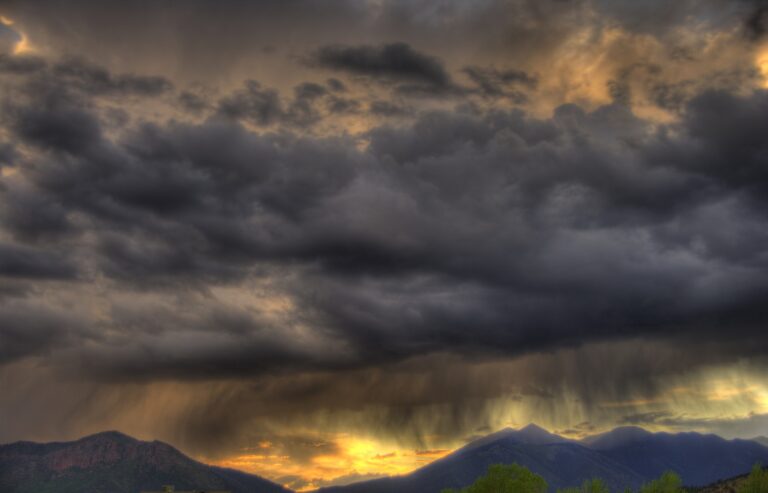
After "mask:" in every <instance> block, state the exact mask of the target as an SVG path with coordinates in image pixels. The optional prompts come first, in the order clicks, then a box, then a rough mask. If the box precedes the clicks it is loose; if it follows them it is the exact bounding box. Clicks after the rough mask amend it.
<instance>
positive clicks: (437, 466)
mask: <svg viewBox="0 0 768 493" xmlns="http://www.w3.org/2000/svg"><path fill="white" fill-rule="evenodd" d="M513 462H516V463H518V464H520V465H523V466H526V467H528V468H529V469H531V470H532V471H534V472H536V473H538V474H540V475H542V476H543V477H544V478H545V479H546V480H547V483H548V484H549V486H550V491H553V490H554V489H556V488H562V487H566V486H576V485H578V484H580V483H581V482H582V481H584V480H585V479H589V478H593V477H600V478H603V479H604V480H605V481H606V483H608V485H609V486H610V487H611V489H612V490H621V489H623V488H624V487H627V486H629V487H632V488H638V487H639V486H640V485H641V484H642V483H644V482H646V481H650V480H652V479H655V478H657V477H658V476H659V475H661V473H663V472H664V471H667V470H674V471H676V472H677V473H678V474H680V476H681V477H682V479H683V482H684V483H685V484H686V485H690V486H702V485H707V484H710V483H714V482H715V481H717V480H719V479H724V478H730V477H733V476H736V475H739V474H744V473H747V472H749V470H750V469H751V468H752V466H753V465H754V464H755V463H756V462H762V463H766V464H768V448H766V447H764V446H762V445H760V444H758V443H756V442H754V441H750V440H731V441H729V440H725V439H723V438H720V437H717V436H715V435H701V434H698V433H680V434H676V435H672V434H668V433H650V432H648V431H646V430H643V429H642V428H634V427H624V428H617V429H615V430H613V431H610V432H608V433H603V434H600V435H595V436H592V437H588V438H586V439H584V440H581V441H578V442H576V441H572V440H567V439H565V438H563V437H560V436H557V435H553V434H551V433H549V432H547V431H546V430H543V429H542V428H539V427H537V426H535V425H529V426H527V427H525V428H523V429H521V430H510V429H507V430H503V431H500V432H498V433H494V434H492V435H489V436H487V437H484V438H481V439H479V440H476V441H474V442H472V443H470V444H468V445H466V446H465V447H463V448H461V449H459V450H457V451H456V452H454V453H452V454H450V455H447V456H446V457H443V458H442V459H440V460H437V461H435V462H433V463H431V464H429V465H427V466H425V467H423V468H421V469H419V470H417V471H415V472H413V473H411V474H408V475H405V476H400V477H394V478H383V479H376V480H372V481H366V482H362V483H355V484H351V485H348V486H341V487H333V488H325V489H323V490H321V491H322V492H323V493H439V492H440V491H441V490H442V489H443V488H449V487H450V488H457V487H463V486H466V485H468V484H470V483H472V482H473V481H474V480H475V478H477V477H478V476H480V475H481V474H483V473H484V472H485V470H486V469H487V467H488V466H489V465H490V464H495V463H505V464H510V463H513Z"/></svg>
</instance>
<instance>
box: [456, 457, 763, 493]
mask: <svg viewBox="0 0 768 493" xmlns="http://www.w3.org/2000/svg"><path fill="white" fill-rule="evenodd" d="M547 488H548V486H547V482H546V480H545V479H544V478H543V477H541V476H539V475H538V474H536V473H534V472H531V470H530V469H528V468H527V467H523V466H520V465H518V464H511V465H504V464H494V465H492V466H490V467H489V468H488V471H487V472H486V473H485V474H484V475H483V476H481V477H479V478H478V479H477V480H476V481H475V482H474V483H472V484H471V485H469V486H467V487H465V488H462V489H458V490H457V489H453V488H446V489H444V490H443V491H442V493H546V492H547ZM557 493H611V492H610V489H609V488H608V486H607V485H606V484H605V482H604V481H603V480H602V479H600V478H593V479H590V480H587V481H584V482H583V483H582V484H581V486H574V487H570V488H563V489H558V490H557ZM621 493H634V492H633V490H632V489H629V488H628V489H626V490H624V491H623V492H621ZM638 493H768V469H763V468H762V467H761V466H760V465H759V464H756V465H755V466H754V467H753V468H752V472H751V473H750V474H749V475H745V476H740V477H737V478H732V479H729V480H724V481H719V482H717V483H715V484H712V485H710V486H706V487H703V488H684V487H683V485H682V481H681V480H680V476H678V475H677V474H675V473H674V472H672V471H667V472H665V473H664V474H662V475H661V476H660V477H659V478H658V479H655V480H653V481H650V482H648V483H646V484H644V485H643V486H642V487H641V488H640V490H639V492H638Z"/></svg>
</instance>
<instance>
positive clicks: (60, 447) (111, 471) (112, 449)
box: [0, 431, 289, 493]
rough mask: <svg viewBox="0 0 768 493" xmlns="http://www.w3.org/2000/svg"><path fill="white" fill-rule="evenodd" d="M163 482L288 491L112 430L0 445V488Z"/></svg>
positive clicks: (99, 492) (115, 488) (74, 490)
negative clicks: (71, 438)
mask: <svg viewBox="0 0 768 493" xmlns="http://www.w3.org/2000/svg"><path fill="white" fill-rule="evenodd" d="M165 484H172V485H174V486H175V487H176V489H179V490H184V489H186V490H192V489H195V490H199V489H216V490H229V491H231V492H232V493H288V492H289V490H287V489H285V488H283V487H282V486H280V485H277V484H275V483H272V482H270V481H267V480H266V479H263V478H260V477H258V476H254V475H251V474H246V473H243V472H240V471H236V470H233V469H225V468H221V467H215V466H209V465H206V464H203V463H200V462H197V461H195V460H193V459H190V458H189V457H187V456H186V455H184V454H182V453H181V452H179V451H178V450H176V449H175V448H173V447H172V446H170V445H168V444H167V443H163V442H159V441H154V442H144V441H140V440H136V439H134V438H131V437H129V436H127V435H124V434H122V433H118V432H115V431H110V432H104V433H99V434H96V435H91V436H88V437H85V438H81V439H80V440H77V441H74V442H54V443H33V442H16V443H11V444H7V445H0V491H2V492H3V493H84V492H87V493H139V491H143V490H159V489H160V487H161V486H162V485H165Z"/></svg>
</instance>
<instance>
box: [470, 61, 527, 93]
mask: <svg viewBox="0 0 768 493" xmlns="http://www.w3.org/2000/svg"><path fill="white" fill-rule="evenodd" d="M464 73H465V74H466V75H467V77H469V78H470V79H471V80H472V81H473V82H474V83H475V84H476V85H477V86H478V88H479V90H480V91H481V93H482V94H483V95H485V96H490V97H499V96H504V95H508V96H510V97H512V98H513V99H516V100H525V97H526V96H525V95H524V94H523V93H522V92H520V91H516V90H514V87H515V86H519V87H523V88H526V89H535V88H536V86H537V84H538V79H537V78H536V77H534V76H532V75H530V74H528V73H526V72H525V71H522V70H515V69H507V70H499V69H497V68H495V67H487V68H484V67H465V68H464Z"/></svg>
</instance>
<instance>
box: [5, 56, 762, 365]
mask: <svg viewBox="0 0 768 493" xmlns="http://www.w3.org/2000/svg"><path fill="white" fill-rule="evenodd" d="M393 49H394V52H395V54H398V56H402V57H404V59H405V62H403V60H402V59H401V58H398V56H394V55H393V54H392V53H391V51H392V50H393ZM316 56H317V57H318V58H317V59H318V60H325V62H324V63H331V62H330V61H331V60H334V62H333V63H335V64H340V63H342V62H344V63H350V64H352V65H351V66H353V67H355V68H349V67H346V68H344V70H347V71H357V73H361V74H362V73H365V74H367V75H371V76H383V77H398V78H399V79H400V80H405V79H411V80H415V81H418V82H419V83H429V84H433V85H439V84H442V85H446V84H449V83H450V78H449V77H447V75H445V72H444V71H443V70H442V66H441V65H440V64H439V63H438V62H437V61H435V60H433V59H431V58H429V57H426V56H424V55H421V54H419V53H417V52H415V51H413V50H412V49H411V48H409V47H406V46H402V45H397V46H396V48H392V46H391V45H390V46H383V47H362V48H360V47H352V48H348V47H347V48H342V47H331V48H329V47H326V48H323V49H321V50H320V51H319V52H318V53H317V54H316ZM323 57H325V58H323ZM401 62H402V63H401ZM406 62H407V63H406ZM333 63H332V64H331V65H333ZM334 66H337V68H341V66H340V65H334ZM83 70H84V72H82V71H75V72H74V74H75V75H72V74H70V73H68V72H61V71H56V70H54V73H53V75H54V76H56V77H58V79H56V80H59V81H61V83H62V85H63V87H59V88H56V90H51V92H50V93H45V92H43V91H40V92H39V94H38V97H37V98H36V99H32V100H30V101H29V102H25V101H23V100H22V101H15V102H13V103H8V105H9V108H10V109H11V111H9V112H8V114H7V115H6V117H5V118H6V119H7V124H8V127H9V128H10V129H12V130H13V132H14V134H15V136H16V137H17V138H18V139H19V141H20V142H22V143H24V144H25V145H27V146H30V147H31V149H33V152H32V153H31V154H29V155H28V156H27V157H26V158H25V165H24V166H23V167H22V168H21V170H22V171H21V173H22V176H23V177H24V180H25V183H26V185H25V187H24V188H19V189H18V190H19V191H17V192H8V193H6V194H5V201H6V203H5V206H4V209H5V211H6V213H5V223H6V225H7V228H8V230H9V231H10V232H12V233H13V234H15V235H16V237H17V238H19V239H23V240H26V241H30V242H32V241H38V240H39V239H41V238H56V237H64V236H66V237H70V238H71V234H70V235H69V236H68V235H67V234H65V233H71V232H72V228H74V227H75V226H74V225H73V224H72V223H71V221H70V217H72V216H77V217H78V218H79V220H78V226H77V227H79V228H84V230H85V231H89V232H90V241H89V243H88V244H87V246H86V245H85V244H81V246H80V248H82V249H85V251H86V252H87V256H89V257H90V258H92V260H93V263H94V268H96V269H97V271H98V272H100V273H101V274H103V275H106V276H107V277H108V278H111V279H113V280H115V281H118V282H127V283H129V284H133V285H143V286H149V287H152V286H163V287H164V289H168V288H171V287H173V286H175V285H177V284H178V285H180V284H182V283H183V284H185V285H190V284H192V285H198V286H205V285H207V284H209V283H214V284H217V283H231V282H240V281H243V280H245V279H248V278H249V277H250V276H251V275H252V274H253V273H254V272H258V271H259V270H260V269H264V268H265V267H266V268H269V269H277V270H278V271H279V270H281V269H289V270H291V271H292V272H293V273H294V274H295V275H296V276H298V277H294V278H291V279H290V280H289V279H286V280H285V281H284V282H282V283H281V289H283V290H285V292H286V293H287V294H288V295H289V296H290V297H291V298H292V299H294V300H295V301H296V302H297V304H298V306H299V307H300V308H299V309H298V312H297V316H298V317H299V318H301V319H302V320H307V321H310V324H311V326H312V327H313V329H314V330H317V331H319V332H321V333H323V334H330V335H332V337H335V338H336V339H337V340H339V341H343V343H344V345H345V347H348V348H349V349H350V350H351V353H350V355H349V357H347V358H345V359H344V360H343V361H340V362H339V364H338V366H350V365H351V366H356V365H362V364H370V363H372V362H380V363H384V362H387V361H396V360H399V359H402V358H407V357H409V356H413V355H418V354H424V353H430V352H440V351H449V352H458V353H462V354H483V353H490V354H521V353H524V352H526V351H535V350H542V349H549V348H556V347H560V346H562V345H578V344H580V343H584V342H588V341H593V340H600V339H604V338H614V337H628V336H636V335H648V336H659V335H662V334H668V335H673V334H683V335H685V334H693V333H694V331H698V335H699V337H715V338H716V337H717V329H718V327H721V326H722V325H723V324H731V325H732V332H731V335H732V336H733V337H747V336H749V335H750V334H753V333H754V332H753V331H754V330H756V327H757V324H758V322H759V320H761V318H762V317H764V316H765V315H766V313H765V309H764V308H763V303H761V302H760V299H761V293H762V292H763V291H764V290H765V289H766V287H768V286H766V283H765V281H764V279H765V277H764V276H763V269H765V267H766V266H765V262H764V260H763V259H762V254H761V252H762V250H763V249H764V247H765V245H766V242H767V241H768V238H766V235H765V234H764V233H763V231H764V230H765V228H764V226H765V221H766V218H765V217H764V213H763V210H764V209H763V208H761V207H753V205H752V204H753V203H757V202H759V201H760V196H761V194H762V187H761V185H760V183H761V182H762V181H764V180H762V178H764V177H763V172H764V170H763V168H764V166H762V162H763V160H762V158H761V156H763V155H764V153H765V152H766V151H765V145H764V140H763V139H762V138H761V136H762V135H764V134H765V133H768V129H767V128H765V124H764V123H765V122H764V119H763V118H762V117H761V115H763V114H764V112H765V111H766V109H765V108H764V107H765V106H766V103H765V101H766V96H765V92H764V91H758V92H755V93H754V94H752V95H749V96H734V95H731V94H728V93H725V92H709V93H706V94H702V95H701V96H699V97H696V98H694V99H692V100H691V101H690V103H688V104H687V105H686V106H685V107H684V109H683V113H682V115H683V116H682V119H681V120H680V122H679V123H676V124H671V125H668V126H662V127H660V129H658V130H653V128H652V127H651V125H650V124H649V123H648V122H646V121H644V120H642V119H640V118H638V117H637V116H635V115H634V114H633V113H632V111H631V108H630V107H629V106H627V105H626V104H612V105H607V106H603V107H599V108H597V109H596V110H594V111H591V112H590V111H586V110H584V109H582V108H580V107H579V106H576V105H564V106H562V107H560V108H557V109H556V110H555V112H554V115H553V117H552V118H545V119H537V118H533V117H531V116H529V115H527V114H525V113H524V112H522V111H519V110H490V111H483V110H479V109H476V108H472V107H467V108H462V109H459V110H454V111H432V112H424V113H421V114H418V116H417V118H416V119H415V120H414V121H412V122H411V123H407V124H405V125H400V126H386V125H382V126H379V127H375V128H373V129H372V130H371V131H369V132H368V134H367V139H368V145H367V148H366V150H360V149H359V148H358V147H357V145H356V143H355V142H354V141H352V140H351V139H350V140H346V139H344V138H328V137H323V138H320V137H311V136H307V135H296V134H293V133H292V132H291V131H290V130H289V129H290V128H292V127H293V126H295V125H297V124H300V123H304V124H306V123H307V122H310V121H312V119H313V118H314V116H315V111H317V108H319V107H320V106H319V105H318V103H319V102H320V101H321V100H325V98H329V97H335V96H332V95H331V89H332V88H329V87H328V86H325V85H321V84H317V83H310V82H305V83H302V84H299V85H297V86H296V87H295V89H294V94H293V98H292V99H290V100H285V99H284V98H283V97H282V96H281V95H280V94H278V93H277V91H275V90H273V89H270V88H266V87H264V86H262V85H261V84H259V83H258V82H255V81H248V82H246V83H245V85H244V87H243V88H241V89H238V90H236V91H235V92H233V93H231V94H230V95H227V96H224V97H223V98H222V99H220V101H219V103H218V104H219V108H218V115H216V117H215V118H212V119H209V120H206V121H203V122H200V123H181V122H175V121H169V122H167V123H162V122H156V123H149V122H139V123H137V124H136V125H133V126H131V127H129V128H128V129H126V130H124V131H122V132H120V133H119V134H118V135H116V136H112V135H109V134H108V133H107V132H106V131H105V129H104V126H105V121H104V118H103V116H102V115H101V114H100V113H99V112H98V111H96V107H95V106H94V105H93V104H88V103H89V101H90V100H89V99H87V98H95V97H100V96H102V95H104V94H105V93H109V92H110V91H111V90H112V89H110V90H106V89H103V87H112V86H114V85H115V83H114V81H115V80H118V79H116V78H115V77H113V76H109V75H107V76H103V77H102V76H96V75H88V74H90V73H91V72H90V71H88V70H85V69H83ZM99 73H101V72H99V71H96V72H95V74H99ZM477 73H482V74H484V76H486V77H491V76H492V78H493V79H494V81H496V83H502V82H503V83H505V84H507V83H508V84H511V85H513V86H514V85H523V86H533V84H534V82H533V81H534V79H533V78H532V77H531V76H529V75H527V74H523V73H517V72H503V73H502V72H500V71H493V72H488V71H485V72H482V71H480V72H477ZM84 74H85V75H84ZM148 80H152V79H151V78H149V79H148ZM83 81H87V82H88V83H87V84H85V86H84V85H83V84H84V82H83ZM94 81H97V82H94ZM98 81H102V82H98ZM103 81H112V83H110V84H107V85H106V86H104V83H103ZM46 87H47V86H46ZM84 87H85V89H84ZM138 87H144V86H143V85H142V84H139V86H138ZM71 88H74V89H72V90H74V91H76V93H77V94H79V95H80V96H78V97H74V98H73V97H71V95H69V93H68V92H67V89H71ZM135 89H136V88H133V89H131V91H133V93H136V94H142V95H152V94H154V93H153V92H152V91H150V92H149V93H147V92H142V91H138V92H136V91H135ZM115 90H116V89H115ZM78 98H86V99H85V100H84V101H85V103H86V104H82V102H83V100H82V99H78ZM329 101H332V100H329ZM316 105H317V106H316ZM381 109H382V110H385V109H387V107H384V106H382V108H381ZM385 112H386V111H385ZM391 113H392V112H390V114H391ZM395 113H397V112H395ZM230 119H237V120H243V121H245V122H248V123H250V124H253V125H257V126H267V125H269V126H271V127H272V128H273V129H274V131H273V132H272V133H257V132H254V131H250V130H248V129H247V128H246V127H244V126H242V125H239V124H237V123H233V122H231V121H229V120H230ZM734 158H738V159H737V163H736V164H734V161H733V159H734ZM23 204H29V205H30V208H29V211H30V213H29V214H26V215H25V214H24V212H23V211H24V210H26V207H24V206H23ZM35 210H37V211H39V214H32V213H31V212H32V211H35ZM33 215H34V218H33V217H32V216H33ZM714 222H718V223H719V224H721V226H720V227H719V228H713V227H711V226H712V224H713V223H714ZM46 230H47V231H46ZM726 232H727V234H726ZM678 252H680V253H678ZM705 279H717V281H716V282H705V281H704V280H705ZM201 316H202V315H201ZM203 320H204V321H205V320H210V319H208V318H206V317H203ZM204 323H208V322H204ZM254 323H256V324H257V325H259V324H260V323H261V322H254ZM169 325H171V326H172V325H174V323H173V322H169ZM183 326H184V327H188V326H189V324H185V325H183ZM673 328H674V329H673ZM182 330H184V331H186V330H188V329H182ZM228 344H230V343H228ZM231 344H232V345H226V347H227V348H229V349H227V350H222V351H223V352H222V353H221V354H218V353H217V354H212V355H210V357H211V358H212V359H211V360H210V362H209V363H210V364H208V363H207V364H204V365H202V368H204V369H205V370H204V372H203V373H205V372H208V371H212V372H213V373H215V372H216V370H211V369H213V368H219V370H218V371H220V372H223V373H225V374H228V375H231V374H247V373H249V372H252V373H260V372H264V371H268V370H269V368H270V367H271V366H272V365H276V366H279V367H284V366H286V365H291V364H295V365H298V366H304V363H308V364H309V365H310V366H311V365H315V364H318V365H321V366H322V365H327V364H329V363H328V359H327V358H324V357H322V356H319V357H317V358H315V359H312V358H309V359H305V360H304V363H302V358H307V353H306V352H305V351H303V350H302V351H299V352H298V353H295V354H292V351H291V350H290V349H289V348H286V347H281V349H280V350H279V351H277V350H275V353H276V354H279V355H280V356H279V357H278V358H277V359H275V360H270V359H264V358H257V361H254V360H253V358H251V355H252V351H255V350H256V348H257V347H258V346H255V345H253V344H250V343H246V344H242V341H241V343H240V344H239V348H240V350H238V351H234V350H233V348H234V347H235V346H234V344H236V343H234V342H231ZM266 347H269V346H266ZM227 351H229V352H227ZM224 354H228V356H227V357H226V358H225V357H224V356H223V355H224ZM207 357H208V356H204V355H201V354H198V353H191V354H190V355H184V356H182V357H180V358H177V359H166V360H163V361H159V360H156V359H154V358H152V359H149V360H144V359H141V358H139V359H138V360H137V361H130V357H129V358H128V360H125V361H122V362H121V363H120V365H119V366H120V367H121V368H123V369H128V370H126V374H135V372H136V368H137V367H141V368H143V369H145V370H146V373H147V374H150V375H151V374H152V371H153V368H154V369H156V370H157V371H158V373H159V374H163V375H174V376H176V377H182V376H184V375H191V373H194V371H193V369H194V368H195V362H196V361H202V360H206V358H207ZM281 358H282V360H281ZM94 360H98V359H97V358H96V359H94ZM225 360H226V363H225ZM99 361H103V362H104V364H109V361H110V359H109V358H104V359H102V360H99ZM332 366H333V365H332Z"/></svg>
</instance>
